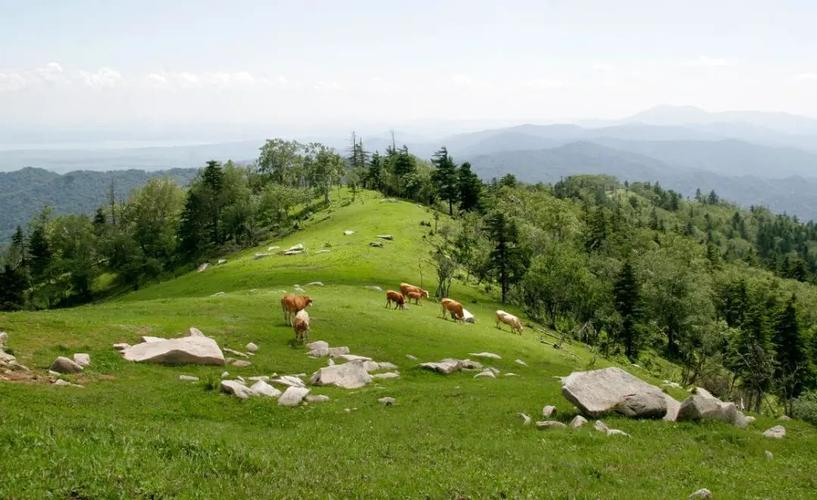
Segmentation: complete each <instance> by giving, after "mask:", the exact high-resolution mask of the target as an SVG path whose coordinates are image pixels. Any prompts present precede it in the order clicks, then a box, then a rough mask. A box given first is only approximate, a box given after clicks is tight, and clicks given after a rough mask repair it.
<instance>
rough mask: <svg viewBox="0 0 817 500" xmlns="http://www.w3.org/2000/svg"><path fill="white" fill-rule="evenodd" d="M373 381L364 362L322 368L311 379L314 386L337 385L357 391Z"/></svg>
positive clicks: (351, 362)
mask: <svg viewBox="0 0 817 500" xmlns="http://www.w3.org/2000/svg"><path fill="white" fill-rule="evenodd" d="M371 381H372V377H371V375H369V372H367V371H366V368H365V367H364V366H363V363H362V362H358V361H350V362H348V363H343V364H339V365H334V366H325V367H323V368H320V369H319V370H318V371H316V372H315V373H314V374H312V378H311V379H310V383H312V384H314V385H335V386H337V387H341V388H343V389H357V388H360V387H363V386H365V385H366V384H368V383H370V382H371Z"/></svg>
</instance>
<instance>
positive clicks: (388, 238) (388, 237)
mask: <svg viewBox="0 0 817 500" xmlns="http://www.w3.org/2000/svg"><path fill="white" fill-rule="evenodd" d="M377 237H378V238H380V239H381V240H389V241H392V240H393V239H394V236H392V235H390V234H378V235H377Z"/></svg>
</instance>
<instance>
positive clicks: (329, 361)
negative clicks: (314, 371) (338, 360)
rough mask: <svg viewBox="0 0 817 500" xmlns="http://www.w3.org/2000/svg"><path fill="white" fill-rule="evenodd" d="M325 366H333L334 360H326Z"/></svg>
mask: <svg viewBox="0 0 817 500" xmlns="http://www.w3.org/2000/svg"><path fill="white" fill-rule="evenodd" d="M326 366H335V360H334V359H332V358H329V359H327V360H326Z"/></svg>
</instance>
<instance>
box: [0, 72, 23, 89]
mask: <svg viewBox="0 0 817 500" xmlns="http://www.w3.org/2000/svg"><path fill="white" fill-rule="evenodd" d="M27 85H28V81H27V80H26V78H25V77H24V76H23V75H21V74H20V73H17V72H10V73H0V92H15V91H17V90H22V89H24V88H25V87H26V86H27Z"/></svg>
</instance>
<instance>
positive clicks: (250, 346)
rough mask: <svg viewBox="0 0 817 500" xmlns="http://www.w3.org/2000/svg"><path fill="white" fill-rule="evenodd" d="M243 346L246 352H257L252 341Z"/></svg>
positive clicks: (256, 347)
mask: <svg viewBox="0 0 817 500" xmlns="http://www.w3.org/2000/svg"><path fill="white" fill-rule="evenodd" d="M244 348H245V349H247V352H258V346H257V345H255V344H254V343H252V342H250V343H249V344H247V345H246V346H244Z"/></svg>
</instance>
